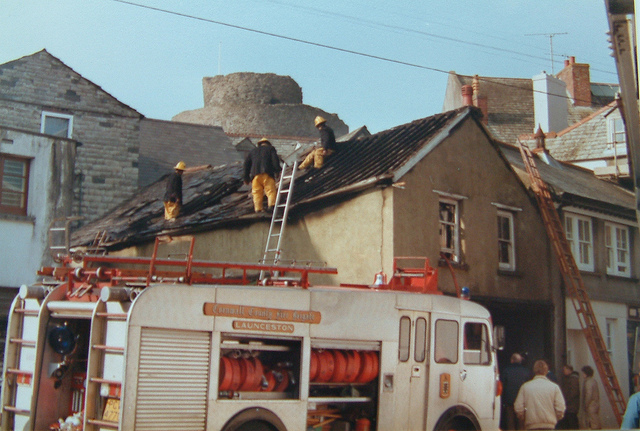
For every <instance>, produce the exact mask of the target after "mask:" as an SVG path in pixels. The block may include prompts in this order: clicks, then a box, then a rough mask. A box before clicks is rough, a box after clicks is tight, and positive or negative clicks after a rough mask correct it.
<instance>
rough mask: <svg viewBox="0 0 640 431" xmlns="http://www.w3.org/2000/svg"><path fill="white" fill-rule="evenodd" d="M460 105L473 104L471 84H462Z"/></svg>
mask: <svg viewBox="0 0 640 431" xmlns="http://www.w3.org/2000/svg"><path fill="white" fill-rule="evenodd" d="M462 105H463V106H473V86H472V85H463V86H462Z"/></svg>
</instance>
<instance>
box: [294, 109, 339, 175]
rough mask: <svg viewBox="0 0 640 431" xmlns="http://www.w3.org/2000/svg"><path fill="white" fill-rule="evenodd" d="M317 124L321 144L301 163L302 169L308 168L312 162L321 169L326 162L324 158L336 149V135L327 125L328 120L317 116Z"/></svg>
mask: <svg viewBox="0 0 640 431" xmlns="http://www.w3.org/2000/svg"><path fill="white" fill-rule="evenodd" d="M315 125H316V128H317V129H318V131H319V132H320V146H319V147H318V148H316V149H314V150H313V151H311V152H310V153H309V154H308V155H307V157H306V158H305V159H304V161H303V162H302V163H300V169H307V168H308V167H311V164H312V163H313V167H314V168H317V169H319V168H321V167H322V165H323V164H324V159H325V158H326V157H329V156H330V155H331V154H333V153H334V152H335V151H336V135H335V134H334V133H333V129H332V128H331V127H329V126H327V120H325V119H324V118H322V117H321V116H317V117H316V119H315Z"/></svg>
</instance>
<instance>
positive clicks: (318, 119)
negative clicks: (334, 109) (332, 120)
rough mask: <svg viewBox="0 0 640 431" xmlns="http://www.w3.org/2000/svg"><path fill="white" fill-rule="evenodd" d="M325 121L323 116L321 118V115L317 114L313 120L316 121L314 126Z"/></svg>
mask: <svg viewBox="0 0 640 431" xmlns="http://www.w3.org/2000/svg"><path fill="white" fill-rule="evenodd" d="M326 122H327V120H325V119H324V118H322V117H321V116H319V115H318V116H317V117H316V121H315V123H316V127H318V126H319V125H320V124H322V123H326Z"/></svg>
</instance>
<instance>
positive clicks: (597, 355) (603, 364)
mask: <svg viewBox="0 0 640 431" xmlns="http://www.w3.org/2000/svg"><path fill="white" fill-rule="evenodd" d="M518 144H519V147H520V154H521V155H522V160H523V161H524V165H525V168H526V170H527V173H528V174H529V178H530V180H531V188H532V189H533V191H534V193H535V195H536V199H537V201H538V205H539V207H540V213H541V215H542V220H543V222H544V225H545V228H546V230H547V234H548V236H549V240H550V241H551V243H552V245H553V248H554V250H555V252H556V257H557V258H558V262H559V264H560V272H561V273H562V278H563V280H564V283H565V285H566V287H567V290H568V292H569V296H570V297H571V302H572V303H573V306H574V308H575V310H576V314H577V315H578V320H579V321H580V326H581V327H582V332H583V333H584V336H585V338H586V339H587V344H588V345H589V350H590V351H591V355H592V356H593V360H594V361H595V363H596V367H597V368H598V373H599V374H600V378H601V379H602V384H603V386H604V388H605V392H606V393H607V397H608V398H609V401H610V402H611V407H612V408H613V412H614V414H615V416H616V419H617V420H618V424H620V423H622V415H623V414H624V411H625V408H626V403H625V400H624V396H623V395H622V390H621V389H620V385H619V384H618V379H617V377H616V373H615V371H614V369H613V364H612V363H611V358H610V357H609V352H608V351H607V346H606V344H605V342H604V339H603V338H602V333H601V332H600V327H599V326H598V322H597V321H596V316H595V314H594V312H593V308H592V307H591V301H590V300H589V295H588V294H587V290H586V288H585V286H584V283H583V281H582V277H581V276H580V270H579V269H578V265H577V264H576V261H575V259H574V257H573V254H572V252H571V246H570V245H569V242H568V241H567V237H566V235H565V233H564V229H563V226H562V222H561V221H560V216H559V215H558V211H557V210H556V207H555V206H554V205H553V200H552V198H551V193H550V192H549V188H548V187H547V185H546V184H545V182H544V180H543V179H542V177H541V176H540V172H539V171H538V168H537V167H536V163H535V160H534V158H533V154H532V153H531V150H530V149H529V147H527V146H526V145H525V144H524V143H522V142H521V141H520V140H518Z"/></svg>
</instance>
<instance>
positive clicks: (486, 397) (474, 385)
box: [458, 319, 496, 418]
mask: <svg viewBox="0 0 640 431" xmlns="http://www.w3.org/2000/svg"><path fill="white" fill-rule="evenodd" d="M462 325H463V328H462V364H461V367H460V372H459V376H458V379H459V380H460V401H461V402H462V403H463V404H466V405H467V406H468V407H469V408H470V409H471V410H473V411H475V413H476V415H477V416H478V417H479V418H491V417H493V411H494V409H493V407H494V403H495V402H496V397H495V393H494V390H495V389H494V388H495V368H494V365H495V364H494V363H493V362H494V361H493V357H494V355H493V352H492V350H491V341H490V338H489V334H490V332H489V326H488V324H487V322H484V321H481V320H480V321H474V320H470V319H462Z"/></svg>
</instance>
